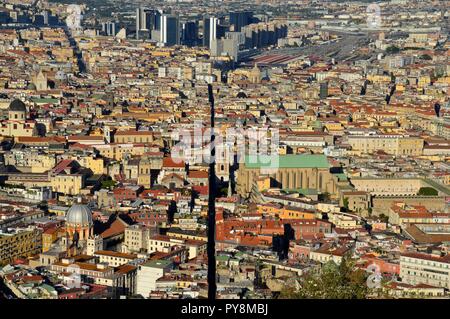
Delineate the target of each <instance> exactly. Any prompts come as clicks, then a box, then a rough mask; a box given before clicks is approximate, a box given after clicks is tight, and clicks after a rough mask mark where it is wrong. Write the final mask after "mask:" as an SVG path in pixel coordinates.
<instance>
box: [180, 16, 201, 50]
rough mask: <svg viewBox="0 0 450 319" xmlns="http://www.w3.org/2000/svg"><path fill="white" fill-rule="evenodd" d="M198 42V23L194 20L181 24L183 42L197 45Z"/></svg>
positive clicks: (187, 44) (188, 44)
mask: <svg viewBox="0 0 450 319" xmlns="http://www.w3.org/2000/svg"><path fill="white" fill-rule="evenodd" d="M197 43H198V23H197V22H194V21H188V22H183V23H182V24H181V44H183V45H186V46H196V45H197Z"/></svg>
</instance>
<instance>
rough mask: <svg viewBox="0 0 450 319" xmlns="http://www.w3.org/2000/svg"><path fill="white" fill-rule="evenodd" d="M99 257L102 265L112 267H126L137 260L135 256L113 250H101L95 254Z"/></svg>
mask: <svg viewBox="0 0 450 319" xmlns="http://www.w3.org/2000/svg"><path fill="white" fill-rule="evenodd" d="M94 256H95V257H98V259H99V261H100V263H106V264H108V266H111V267H119V266H122V265H125V264H127V263H129V262H131V261H133V260H135V259H136V258H137V255H135V254H127V253H120V252H116V251H111V250H99V251H96V252H95V253H94Z"/></svg>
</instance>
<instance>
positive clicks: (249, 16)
mask: <svg viewBox="0 0 450 319" xmlns="http://www.w3.org/2000/svg"><path fill="white" fill-rule="evenodd" d="M252 22H253V12H251V11H240V12H230V26H233V29H234V30H233V31H235V32H239V31H241V28H242V27H245V26H246V25H249V24H251V23H252Z"/></svg>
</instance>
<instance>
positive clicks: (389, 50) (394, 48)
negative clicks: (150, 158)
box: [386, 45, 400, 54]
mask: <svg viewBox="0 0 450 319" xmlns="http://www.w3.org/2000/svg"><path fill="white" fill-rule="evenodd" d="M399 52H400V48H399V47H397V46H395V45H391V46H388V47H387V48H386V53H387V54H395V53H399Z"/></svg>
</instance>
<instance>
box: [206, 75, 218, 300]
mask: <svg viewBox="0 0 450 319" xmlns="http://www.w3.org/2000/svg"><path fill="white" fill-rule="evenodd" d="M208 97H209V104H210V106H211V143H210V155H211V157H210V164H209V175H208V178H209V187H208V193H209V194H208V245H207V254H208V299H209V300H215V299H216V290H217V285H216V203H215V201H216V198H215V196H216V194H215V192H216V172H215V165H216V159H215V155H216V150H215V147H214V140H215V135H214V96H213V89H212V85H211V84H208Z"/></svg>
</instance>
